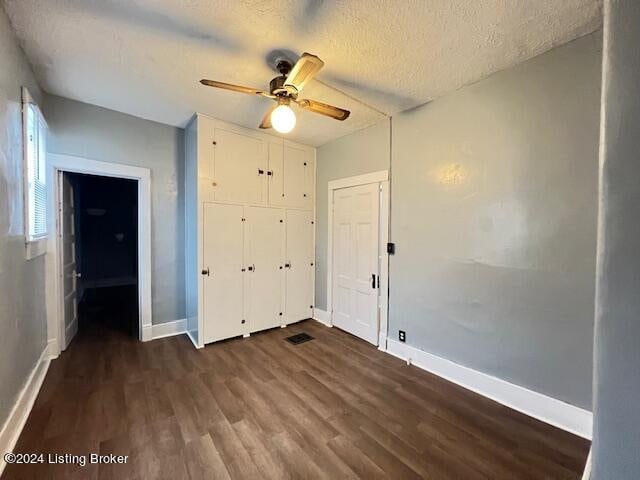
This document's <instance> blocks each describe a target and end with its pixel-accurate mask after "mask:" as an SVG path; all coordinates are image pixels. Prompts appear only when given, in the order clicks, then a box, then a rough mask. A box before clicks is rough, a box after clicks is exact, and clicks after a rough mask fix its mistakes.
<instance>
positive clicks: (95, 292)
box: [62, 172, 139, 338]
mask: <svg viewBox="0 0 640 480" xmlns="http://www.w3.org/2000/svg"><path fill="white" fill-rule="evenodd" d="M62 188H63V192H62V198H63V218H65V222H64V223H63V227H67V228H63V230H62V235H63V238H64V240H65V243H72V245H73V246H72V247H71V248H69V249H68V250H67V251H66V252H65V257H66V258H65V270H67V273H68V274H69V275H70V274H72V271H73V270H75V274H74V275H75V282H69V285H68V286H67V288H69V289H70V291H69V292H65V294H66V295H65V297H68V299H67V298H65V300H67V302H75V303H76V305H75V306H74V305H69V306H68V307H67V308H74V309H75V313H76V316H77V319H76V321H77V323H78V326H77V328H78V330H79V331H80V332H81V333H82V332H83V331H85V332H87V331H91V332H92V333H100V334H104V333H107V331H108V332H112V333H116V332H119V333H123V334H126V335H130V336H132V337H134V338H137V337H138V336H139V331H138V323H139V322H138V252H137V246H138V185H137V182H136V181H135V180H130V179H124V178H114V177H105V176H97V175H87V174H80V173H68V172H65V173H63V184H62ZM70 222H73V228H70V227H71V225H70ZM65 224H66V225H65ZM74 287H75V291H73V290H74ZM74 297H75V300H74Z"/></svg>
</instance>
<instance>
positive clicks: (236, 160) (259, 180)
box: [213, 128, 267, 204]
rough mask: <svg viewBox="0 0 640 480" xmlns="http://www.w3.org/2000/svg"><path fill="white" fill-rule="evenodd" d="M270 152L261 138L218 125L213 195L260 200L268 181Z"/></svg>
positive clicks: (240, 200) (252, 201) (233, 199)
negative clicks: (268, 154)
mask: <svg viewBox="0 0 640 480" xmlns="http://www.w3.org/2000/svg"><path fill="white" fill-rule="evenodd" d="M266 166H267V152H266V147H265V144H264V142H262V140H259V139H256V138H253V137H249V136H247V135H242V134H240V133H235V132H229V131H227V130H222V129H220V128H216V129H215V147H214V158H213V183H215V187H214V199H215V200H216V201H222V202H238V203H249V204H260V203H262V202H263V200H264V199H263V193H264V188H265V185H266V183H265V182H266V180H265V179H266Z"/></svg>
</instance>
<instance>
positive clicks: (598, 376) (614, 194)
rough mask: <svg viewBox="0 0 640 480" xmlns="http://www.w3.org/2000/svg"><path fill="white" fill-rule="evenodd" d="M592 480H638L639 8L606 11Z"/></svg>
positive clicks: (625, 3) (630, 3)
mask: <svg viewBox="0 0 640 480" xmlns="http://www.w3.org/2000/svg"><path fill="white" fill-rule="evenodd" d="M604 32H605V33H604V36H605V51H604V68H603V96H602V149H601V152H602V155H601V159H600V162H601V166H600V168H601V171H600V219H599V236H598V278H597V295H596V332H595V358H594V360H595V364H594V365H595V377H594V380H595V381H594V412H593V413H594V417H593V420H594V433H593V472H592V479H593V480H610V479H615V480H637V479H638V478H640V407H639V406H638V399H640V50H639V49H638V46H639V45H640V3H639V2H638V1H637V0H617V1H612V0H609V1H607V2H606V3H605V27H604Z"/></svg>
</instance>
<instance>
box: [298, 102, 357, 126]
mask: <svg viewBox="0 0 640 480" xmlns="http://www.w3.org/2000/svg"><path fill="white" fill-rule="evenodd" d="M296 103H297V104H298V105H300V107H302V108H304V109H305V110H309V111H310V112H313V113H319V114H320V115H325V116H327V117H331V118H335V119H336V120H340V121H341V122H342V121H344V120H346V119H347V118H349V115H351V112H350V111H349V110H345V109H343V108H338V107H334V106H333V105H328V104H326V103H322V102H316V101H315V100H308V99H304V100H296Z"/></svg>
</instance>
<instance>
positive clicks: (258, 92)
mask: <svg viewBox="0 0 640 480" xmlns="http://www.w3.org/2000/svg"><path fill="white" fill-rule="evenodd" d="M200 83H201V84H203V85H206V86H208V87H216V88H223V89H225V90H231V91H233V92H240V93H248V94H249V95H262V96H263V97H269V98H272V97H273V95H271V94H270V93H268V92H265V91H263V90H258V89H257V88H251V87H243V86H242V85H234V84H232V83H224V82H216V81H215V80H207V79H205V78H203V79H202V80H200Z"/></svg>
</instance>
